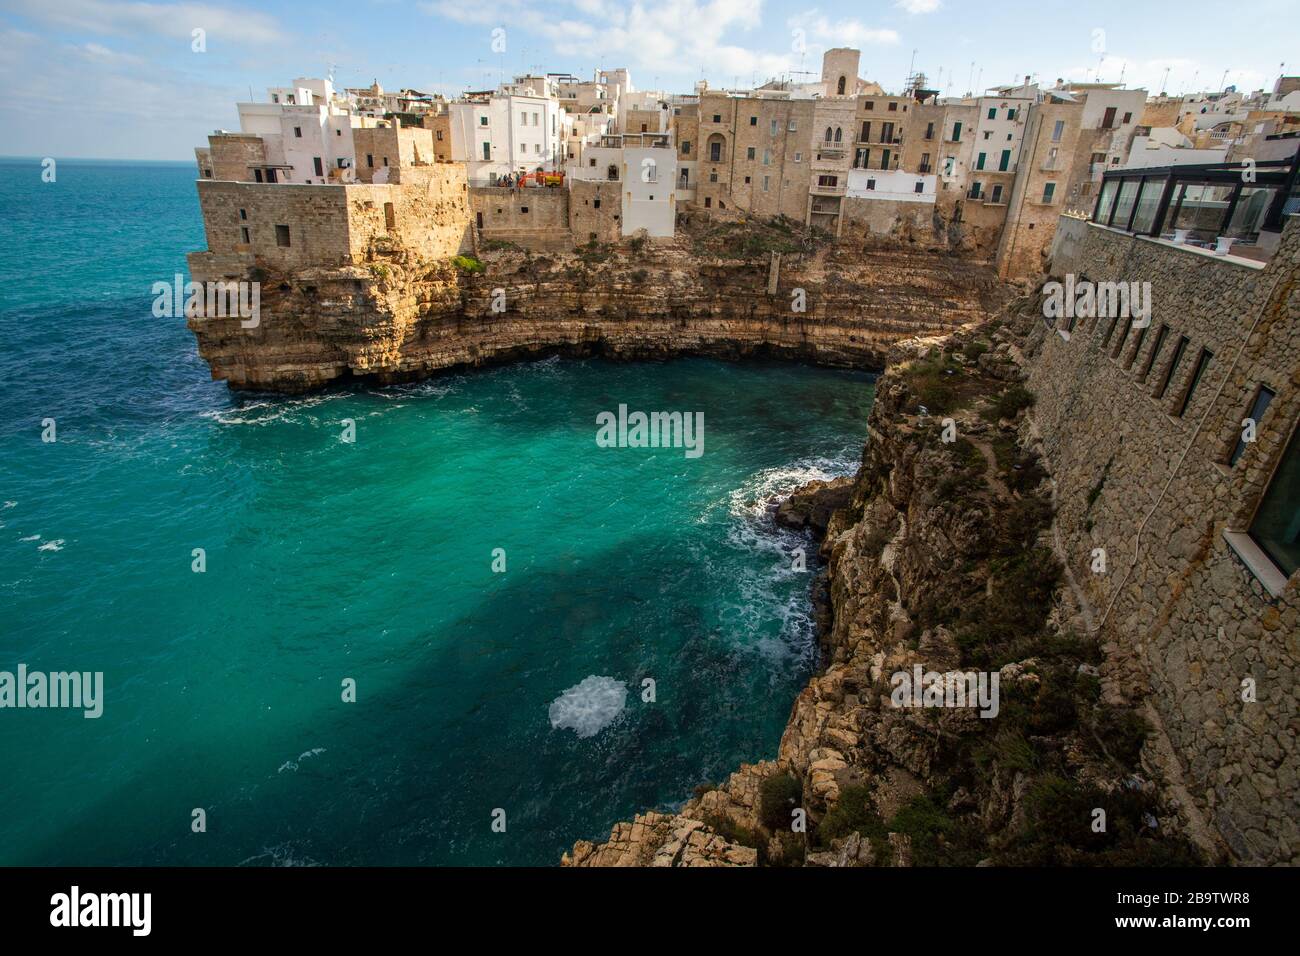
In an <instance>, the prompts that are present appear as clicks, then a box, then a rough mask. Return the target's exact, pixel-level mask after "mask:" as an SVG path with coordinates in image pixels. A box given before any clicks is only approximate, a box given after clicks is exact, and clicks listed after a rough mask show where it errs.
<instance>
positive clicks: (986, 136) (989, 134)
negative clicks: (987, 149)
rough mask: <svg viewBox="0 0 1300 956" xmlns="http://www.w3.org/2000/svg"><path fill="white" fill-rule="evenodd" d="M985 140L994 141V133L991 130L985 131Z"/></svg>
mask: <svg viewBox="0 0 1300 956" xmlns="http://www.w3.org/2000/svg"><path fill="white" fill-rule="evenodd" d="M984 138H985V139H992V138H993V131H992V130H991V129H990V130H985V131H984Z"/></svg>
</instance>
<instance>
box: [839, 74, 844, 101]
mask: <svg viewBox="0 0 1300 956" xmlns="http://www.w3.org/2000/svg"><path fill="white" fill-rule="evenodd" d="M839 94H840V96H843V95H844V77H842V76H841V77H840V86H839Z"/></svg>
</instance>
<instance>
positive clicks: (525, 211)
mask: <svg viewBox="0 0 1300 956" xmlns="http://www.w3.org/2000/svg"><path fill="white" fill-rule="evenodd" d="M519 213H520V215H523V216H526V215H528V207H527V206H520V207H519Z"/></svg>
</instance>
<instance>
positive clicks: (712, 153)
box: [709, 141, 722, 163]
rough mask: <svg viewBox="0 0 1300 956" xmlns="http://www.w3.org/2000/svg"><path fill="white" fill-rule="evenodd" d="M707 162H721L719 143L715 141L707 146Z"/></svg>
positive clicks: (720, 145) (720, 146)
mask: <svg viewBox="0 0 1300 956" xmlns="http://www.w3.org/2000/svg"><path fill="white" fill-rule="evenodd" d="M709 161H710V162H714V163H717V162H721V161H722V142H721V141H716V142H712V143H710V144H709Z"/></svg>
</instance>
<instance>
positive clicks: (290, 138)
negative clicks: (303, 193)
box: [236, 78, 356, 183]
mask: <svg viewBox="0 0 1300 956" xmlns="http://www.w3.org/2000/svg"><path fill="white" fill-rule="evenodd" d="M293 82H294V85H293V86H292V87H273V88H271V89H268V90H267V95H268V99H270V101H271V102H269V103H239V104H236V106H237V109H238V110H239V130H240V132H241V133H246V134H249V135H253V136H260V137H261V138H262V141H263V142H264V143H265V144H266V159H267V163H268V164H269V165H270V166H272V167H278V168H277V169H276V178H277V180H278V181H281V182H293V183H329V182H351V181H353V177H354V175H355V174H354V170H355V168H356V149H355V147H354V146H353V143H352V123H353V117H352V115H351V113H350V112H349V111H348V109H347V107H346V105H344V101H342V100H340V99H338V98H337V97H336V96H335V95H334V87H333V84H332V83H330V81H329V80H315V79H303V78H299V79H296V80H294V81H293Z"/></svg>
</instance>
